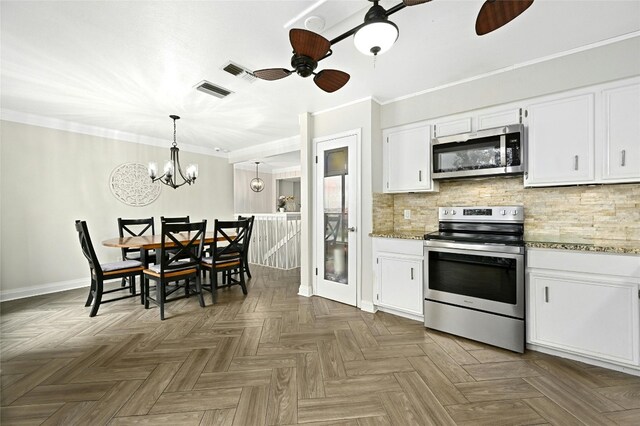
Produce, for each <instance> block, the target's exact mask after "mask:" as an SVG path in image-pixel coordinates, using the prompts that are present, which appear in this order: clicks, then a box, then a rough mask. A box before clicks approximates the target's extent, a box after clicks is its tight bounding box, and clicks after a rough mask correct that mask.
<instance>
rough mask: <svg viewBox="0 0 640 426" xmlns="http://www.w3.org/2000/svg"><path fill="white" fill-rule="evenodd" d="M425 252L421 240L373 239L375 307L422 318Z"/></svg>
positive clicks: (409, 316) (414, 317)
mask: <svg viewBox="0 0 640 426" xmlns="http://www.w3.org/2000/svg"><path fill="white" fill-rule="evenodd" d="M422 251H423V242H422V241H421V240H401V239H387V238H374V267H375V276H376V295H375V297H374V304H375V305H376V306H377V307H378V308H382V310H385V311H389V312H391V313H396V314H398V315H402V316H405V317H408V318H413V319H422V318H423V312H422V309H423V305H424V303H423V302H424V297H423V289H422V264H423V254H422Z"/></svg>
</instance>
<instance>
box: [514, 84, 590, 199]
mask: <svg viewBox="0 0 640 426" xmlns="http://www.w3.org/2000/svg"><path fill="white" fill-rule="evenodd" d="M527 110H528V115H529V119H528V125H529V164H528V166H529V167H528V176H527V178H526V181H525V183H526V184H527V185H530V186H537V185H541V186H545V185H556V184H557V185H567V184H577V183H588V182H592V181H593V180H594V178H595V173H594V159H593V154H594V141H595V138H594V134H595V132H594V95H593V94H592V93H586V94H580V95H574V96H569V97H563V98H559V99H558V98H555V99H551V100H547V101H541V102H537V103H533V104H531V105H529V106H528V108H527Z"/></svg>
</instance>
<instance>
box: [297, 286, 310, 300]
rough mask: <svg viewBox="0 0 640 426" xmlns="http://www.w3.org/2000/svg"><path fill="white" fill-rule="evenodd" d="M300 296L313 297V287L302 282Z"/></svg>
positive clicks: (299, 290)
mask: <svg viewBox="0 0 640 426" xmlns="http://www.w3.org/2000/svg"><path fill="white" fill-rule="evenodd" d="M298 296H304V297H311V296H313V289H312V288H311V286H308V285H303V284H300V287H299V288H298Z"/></svg>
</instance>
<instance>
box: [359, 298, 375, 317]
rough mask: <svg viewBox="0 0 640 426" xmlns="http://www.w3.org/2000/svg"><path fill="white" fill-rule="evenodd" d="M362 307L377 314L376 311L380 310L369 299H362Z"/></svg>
mask: <svg viewBox="0 0 640 426" xmlns="http://www.w3.org/2000/svg"><path fill="white" fill-rule="evenodd" d="M360 309H361V310H363V311H365V312H369V313H372V314H375V313H376V312H378V309H377V308H376V306H375V305H374V304H373V303H372V302H369V301H367V300H361V301H360Z"/></svg>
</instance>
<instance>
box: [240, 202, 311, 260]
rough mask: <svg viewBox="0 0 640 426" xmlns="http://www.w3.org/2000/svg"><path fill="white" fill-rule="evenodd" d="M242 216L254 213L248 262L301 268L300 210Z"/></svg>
mask: <svg viewBox="0 0 640 426" xmlns="http://www.w3.org/2000/svg"><path fill="white" fill-rule="evenodd" d="M240 215H242V216H251V215H253V216H255V220H254V222H253V233H252V234H251V241H250V242H249V263H255V264H258V265H264V266H270V267H272V268H278V269H293V268H298V267H300V227H301V226H300V213H273V214H266V213H257V214H256V213H253V214H251V213H240ZM236 216H237V215H236Z"/></svg>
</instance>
